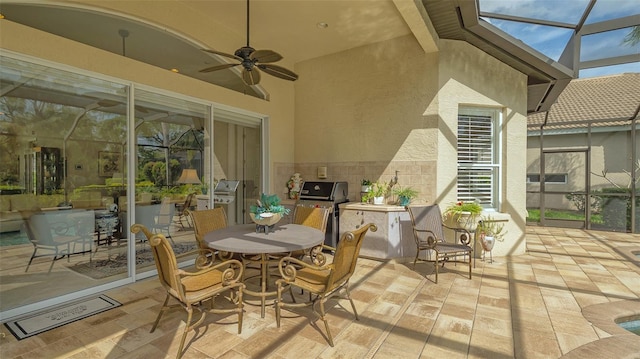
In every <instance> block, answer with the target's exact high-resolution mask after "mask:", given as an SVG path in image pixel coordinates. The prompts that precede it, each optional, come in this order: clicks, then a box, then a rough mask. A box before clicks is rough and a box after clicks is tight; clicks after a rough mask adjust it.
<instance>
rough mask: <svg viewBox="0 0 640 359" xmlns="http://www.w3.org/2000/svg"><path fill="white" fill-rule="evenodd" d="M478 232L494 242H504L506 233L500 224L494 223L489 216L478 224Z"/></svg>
mask: <svg viewBox="0 0 640 359" xmlns="http://www.w3.org/2000/svg"><path fill="white" fill-rule="evenodd" d="M477 230H478V232H479V233H480V234H481V235H484V236H487V237H493V238H494V239H495V240H496V241H502V240H504V236H505V235H506V234H507V231H506V230H505V229H504V224H503V223H502V222H497V221H495V220H494V219H493V218H492V217H491V216H485V217H483V218H482V220H480V222H478V228H477Z"/></svg>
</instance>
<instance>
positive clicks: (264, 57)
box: [249, 50, 282, 64]
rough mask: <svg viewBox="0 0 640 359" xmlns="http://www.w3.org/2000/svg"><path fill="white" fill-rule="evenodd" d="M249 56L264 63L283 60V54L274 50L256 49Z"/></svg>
mask: <svg viewBox="0 0 640 359" xmlns="http://www.w3.org/2000/svg"><path fill="white" fill-rule="evenodd" d="M249 58H250V59H251V60H256V61H258V62H259V63H263V64H266V63H270V62H276V61H280V60H282V56H281V55H280V54H279V53H277V52H275V51H272V50H256V51H254V52H252V53H251V56H250V57H249Z"/></svg>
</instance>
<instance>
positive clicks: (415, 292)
mask: <svg viewBox="0 0 640 359" xmlns="http://www.w3.org/2000/svg"><path fill="white" fill-rule="evenodd" d="M426 283H427V278H425V277H423V278H422V280H421V281H420V284H418V285H417V286H416V288H415V289H414V290H413V292H411V295H409V296H408V297H407V299H405V301H404V303H403V304H402V307H401V308H400V310H398V314H396V315H395V317H394V318H393V320H391V322H390V323H389V324H388V325H387V327H386V328H385V329H384V330H383V331H382V333H381V334H380V336H378V339H377V340H376V342H375V343H373V345H372V346H371V349H369V351H368V352H367V354H366V355H365V356H364V359H371V358H373V357H374V355H375V354H376V352H377V351H378V349H380V346H382V344H383V343H384V341H385V340H386V339H387V337H388V336H389V334H390V333H391V330H392V329H393V328H395V327H396V324H397V323H398V321H399V320H400V318H402V316H403V315H404V314H405V313H406V311H407V308H408V307H409V305H411V304H412V303H413V301H414V300H415V299H416V297H417V296H418V293H420V291H422V288H423V287H424V286H425V284H426ZM425 342H426V341H425ZM421 353H422V351H421Z"/></svg>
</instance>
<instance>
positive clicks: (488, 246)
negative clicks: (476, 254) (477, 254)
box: [481, 236, 496, 252]
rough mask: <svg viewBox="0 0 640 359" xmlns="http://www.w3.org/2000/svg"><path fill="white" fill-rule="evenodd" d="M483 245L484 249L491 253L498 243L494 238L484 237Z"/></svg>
mask: <svg viewBox="0 0 640 359" xmlns="http://www.w3.org/2000/svg"><path fill="white" fill-rule="evenodd" d="M481 243H482V249H484V250H485V251H488V252H490V251H491V250H493V245H494V244H495V243H496V239H495V238H494V237H490V236H484V238H482V241H481Z"/></svg>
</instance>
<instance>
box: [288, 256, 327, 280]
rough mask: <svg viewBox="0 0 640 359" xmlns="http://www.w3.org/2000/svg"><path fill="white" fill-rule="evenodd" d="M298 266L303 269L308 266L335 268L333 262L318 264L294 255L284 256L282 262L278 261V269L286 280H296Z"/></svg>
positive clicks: (315, 268)
mask: <svg viewBox="0 0 640 359" xmlns="http://www.w3.org/2000/svg"><path fill="white" fill-rule="evenodd" d="M296 266H298V267H300V268H303V269H304V268H306V269H311V270H315V271H328V270H331V269H333V264H326V265H316V264H311V263H307V262H304V261H301V260H299V259H297V258H294V257H284V258H282V259H280V262H278V270H279V271H280V276H282V279H284V280H285V281H286V282H291V281H294V280H295V278H296V273H297V270H298V269H297V268H296Z"/></svg>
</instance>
